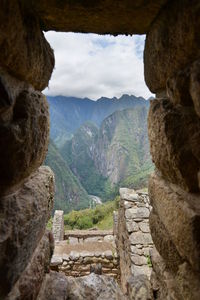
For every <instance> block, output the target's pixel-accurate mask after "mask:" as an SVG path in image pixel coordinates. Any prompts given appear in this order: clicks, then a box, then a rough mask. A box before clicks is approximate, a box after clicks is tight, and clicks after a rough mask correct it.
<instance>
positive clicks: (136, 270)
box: [131, 264, 164, 300]
mask: <svg viewBox="0 0 200 300" xmlns="http://www.w3.org/2000/svg"><path fill="white" fill-rule="evenodd" d="M151 272H152V268H149V267H148V266H147V265H146V266H136V265H133V264H132V266H131V273H132V274H133V275H134V276H138V275H146V276H147V277H148V278H149V279H150V276H151ZM163 300H164V299H163Z"/></svg>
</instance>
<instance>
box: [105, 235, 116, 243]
mask: <svg viewBox="0 0 200 300" xmlns="http://www.w3.org/2000/svg"><path fill="white" fill-rule="evenodd" d="M103 239H104V241H105V242H108V243H112V242H114V236H113V235H111V234H109V235H105V236H104V238H103Z"/></svg>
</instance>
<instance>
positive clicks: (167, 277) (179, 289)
mask: <svg viewBox="0 0 200 300" xmlns="http://www.w3.org/2000/svg"><path fill="white" fill-rule="evenodd" d="M151 261H152V264H153V269H154V271H155V273H153V275H154V279H153V280H154V286H155V284H156V291H155V290H154V294H156V299H158V300H163V299H177V300H198V299H199V294H200V277H199V273H195V272H194V271H193V270H192V269H191V267H190V265H189V264H188V263H186V262H184V263H182V264H180V265H179V267H178V270H177V272H175V273H172V272H170V270H169V269H168V268H167V267H166V264H165V262H164V261H163V259H162V257H161V256H160V255H159V253H158V252H157V251H156V249H153V250H152V251H151ZM155 281H156V282H155ZM151 282H152V278H151Z"/></svg>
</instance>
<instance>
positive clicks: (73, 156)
mask: <svg viewBox="0 0 200 300" xmlns="http://www.w3.org/2000/svg"><path fill="white" fill-rule="evenodd" d="M98 132H99V130H98V128H97V126H95V125H94V124H92V123H91V122H87V123H85V124H84V125H82V126H81V127H80V128H79V129H78V130H77V131H76V132H75V134H74V137H73V138H72V139H71V140H69V141H67V142H66V143H65V144H64V146H63V147H62V148H61V150H60V151H61V154H62V156H63V158H64V159H65V161H67V163H68V165H69V167H70V169H71V170H72V172H73V173H74V174H75V175H76V176H77V177H78V179H79V180H80V182H81V184H82V185H83V187H84V188H85V189H86V191H87V192H88V194H92V195H96V196H99V197H101V198H102V199H103V200H107V199H112V198H113V197H114V196H115V194H116V192H115V189H113V187H111V183H110V181H109V179H108V178H107V177H105V176H102V174H101V173H100V172H99V170H98V169H97V168H96V166H95V162H94V161H93V159H92V155H91V151H92V149H93V147H94V145H95V144H96V143H97V141H98V140H97V139H98Z"/></svg>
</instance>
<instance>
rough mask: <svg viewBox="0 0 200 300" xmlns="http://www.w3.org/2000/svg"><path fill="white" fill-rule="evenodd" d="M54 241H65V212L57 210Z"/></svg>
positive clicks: (53, 230)
mask: <svg viewBox="0 0 200 300" xmlns="http://www.w3.org/2000/svg"><path fill="white" fill-rule="evenodd" d="M52 232H53V237H54V240H55V241H56V242H57V241H62V240H63V239H64V211H63V210H56V211H55V213H54V217H53V227H52Z"/></svg>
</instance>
